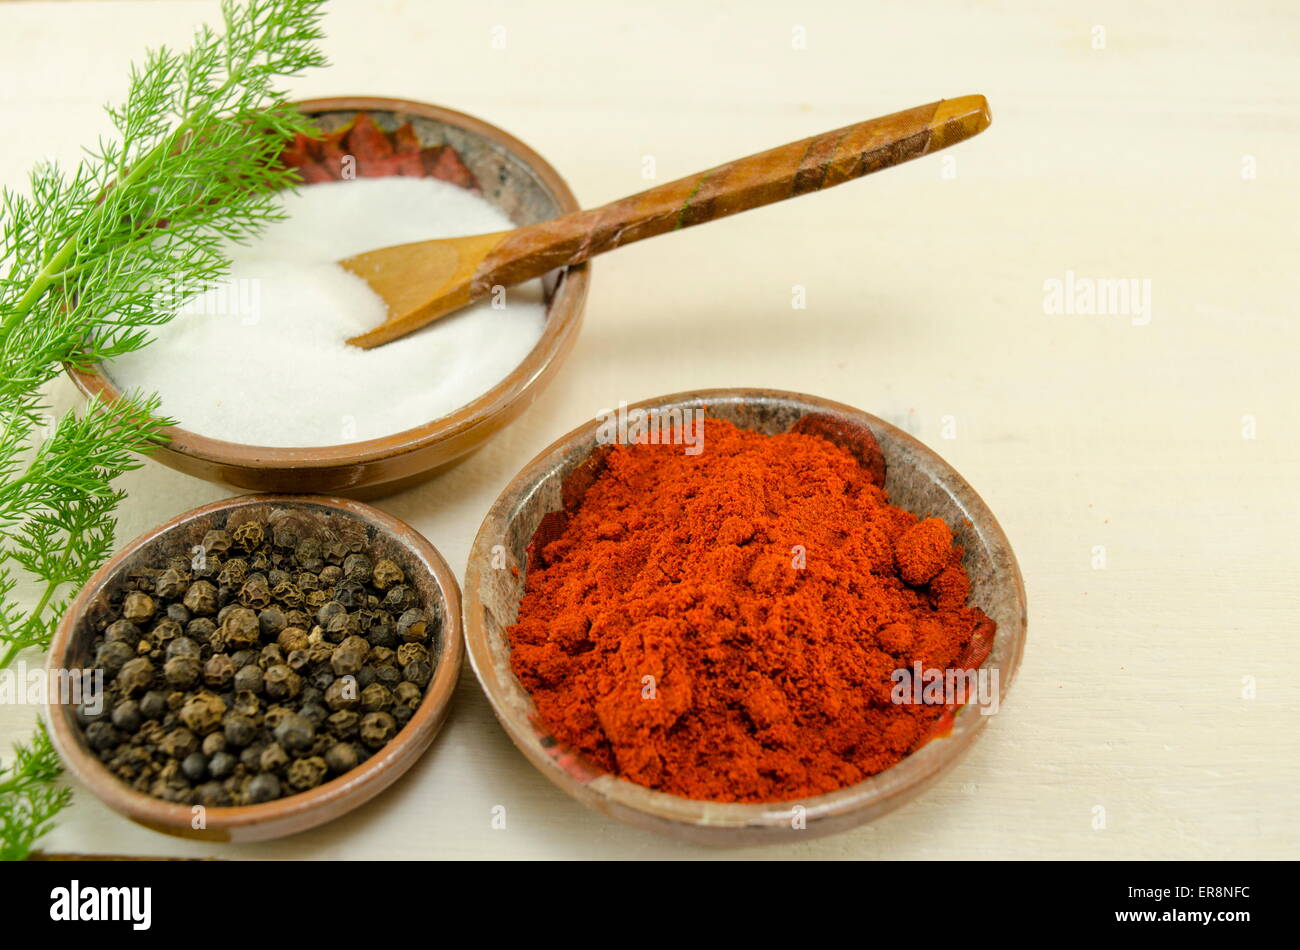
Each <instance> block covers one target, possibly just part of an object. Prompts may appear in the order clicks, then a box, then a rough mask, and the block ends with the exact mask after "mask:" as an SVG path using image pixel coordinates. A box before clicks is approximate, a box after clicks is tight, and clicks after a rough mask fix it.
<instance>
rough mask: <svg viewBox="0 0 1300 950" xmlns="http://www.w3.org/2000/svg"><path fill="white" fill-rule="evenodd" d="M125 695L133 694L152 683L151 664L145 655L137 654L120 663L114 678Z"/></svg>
mask: <svg viewBox="0 0 1300 950" xmlns="http://www.w3.org/2000/svg"><path fill="white" fill-rule="evenodd" d="M115 682H116V683H117V686H118V688H119V689H120V690H121V691H122V694H123V695H125V696H134V695H136V694H137V693H140V692H143V691H144V690H146V689H148V688H149V686H150V685H151V684H152V683H153V664H152V663H150V662H149V660H148V659H147V658H146V657H143V656H137V657H135V658H134V659H131V660H127V661H126V662H125V663H123V664H122V669H121V670H120V671H119V672H118V674H117V679H116V680H115Z"/></svg>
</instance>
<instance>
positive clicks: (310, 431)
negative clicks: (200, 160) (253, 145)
mask: <svg viewBox="0 0 1300 950" xmlns="http://www.w3.org/2000/svg"><path fill="white" fill-rule="evenodd" d="M282 200H283V203H284V211H285V215H286V216H285V218H284V220H282V221H278V222H275V223H273V224H271V225H270V226H269V227H268V228H267V229H266V231H265V233H264V234H263V235H262V237H261V238H259V239H258V240H257V241H256V242H254V243H252V244H249V245H243V246H241V245H231V246H230V247H229V248H227V253H228V255H229V256H230V258H231V261H232V266H231V270H230V275H229V278H228V279H227V280H226V281H224V282H223V283H222V284H221V285H220V286H218V287H214V288H213V289H212V290H209V291H207V292H206V293H204V294H200V295H198V296H197V297H194V298H192V299H191V300H190V301H188V302H187V303H186V304H185V305H184V306H183V307H182V308H181V310H180V312H179V313H178V314H177V316H176V317H175V318H174V319H173V320H172V321H171V322H169V323H167V324H165V325H163V326H160V327H158V328H157V330H156V333H155V339H154V342H152V343H151V344H149V345H148V346H146V347H145V348H144V349H142V350H136V351H135V352H132V353H128V354H126V355H124V356H121V357H119V358H118V359H116V360H114V361H113V362H112V363H110V364H109V365H108V366H107V367H106V372H107V374H108V376H109V378H110V379H112V380H113V382H114V383H115V384H116V385H117V386H118V387H119V388H120V389H123V390H129V389H139V390H142V391H144V392H157V393H158V394H159V396H160V398H161V401H162V410H161V411H162V412H163V414H165V415H169V416H171V417H172V418H174V419H176V420H178V421H179V423H180V425H181V427H182V428H184V429H187V430H189V431H191V432H195V433H197V434H200V435H205V436H208V437H210V438H215V439H224V440H226V441H230V442H241V443H245V444H250V445H265V446H279V447H303V446H321V445H339V444H343V443H348V442H357V441H361V440H364V439H373V438H378V437H380V436H384V435H391V434H392V433H395V432H401V431H402V430H404V429H410V428H413V427H415V426H419V425H423V424H424V423H427V422H430V421H431V420H434V419H437V418H439V417H441V416H445V415H447V414H448V413H451V412H453V411H455V410H456V409H459V408H460V407H461V406H464V405H465V404H466V403H469V402H471V401H472V400H474V399H476V398H477V397H479V396H481V395H483V394H484V393H486V392H487V391H488V390H489V389H491V388H492V387H493V386H495V385H496V384H497V383H499V382H500V381H501V380H502V379H504V378H505V377H506V376H507V375H508V374H509V373H510V371H511V370H513V369H514V368H515V367H516V366H518V365H519V364H520V363H521V362H522V361H523V359H524V357H525V356H526V355H527V354H528V352H529V350H531V349H532V348H533V346H534V345H535V344H536V343H537V341H538V340H539V339H540V338H541V335H542V328H543V324H544V322H545V317H546V308H545V304H544V302H543V297H542V286H541V282H540V281H532V282H530V283H528V284H523V285H520V286H518V287H511V288H509V290H508V291H507V293H506V294H505V300H504V304H505V305H504V307H502V308H501V309H494V307H493V302H491V301H484V302H482V303H479V304H476V305H475V306H473V307H469V308H467V309H465V310H463V311H461V312H459V313H456V314H452V315H451V316H448V317H444V318H443V319H441V320H438V321H436V322H435V323H433V324H431V325H429V326H427V327H425V328H424V329H422V330H419V331H417V332H415V333H412V334H410V335H409V336H406V337H404V338H402V339H399V340H396V341H394V342H392V343H389V344H387V345H385V346H381V347H378V348H376V349H373V350H361V349H358V348H357V347H353V346H350V345H348V344H347V343H346V342H345V341H346V339H347V338H348V337H350V336H353V335H355V334H357V333H360V332H362V331H364V330H368V329H370V328H372V327H374V326H376V325H377V324H379V323H381V322H382V321H383V320H384V317H385V316H386V311H385V307H384V303H383V301H382V300H381V299H380V298H379V297H378V296H377V295H376V294H375V293H374V291H372V290H371V289H370V287H369V286H368V285H367V284H366V283H365V282H364V281H363V280H362V279H361V278H359V277H357V276H356V275H354V274H350V273H348V272H347V271H344V270H343V269H342V268H340V267H339V266H338V265H337V264H335V263H334V262H335V261H337V260H341V259H342V258H345V257H350V256H352V255H354V254H359V253H361V252H363V251H370V250H374V249H376V248H380V247H387V246H389V245H393V244H405V243H408V242H411V241H423V240H428V239H430V238H444V237H457V236H460V235H465V234H482V233H487V232H491V231H502V230H507V229H509V228H512V227H513V226H514V225H513V224H512V223H511V221H510V220H509V219H508V218H507V217H506V216H505V215H504V214H502V213H501V212H500V211H499V210H498V209H496V208H495V207H493V206H492V205H490V204H489V203H488V202H487V201H485V200H483V199H482V198H480V197H478V196H477V195H474V194H472V193H471V192H468V191H466V190H464V189H462V188H459V187H457V186H455V185H450V184H447V183H446V182H442V181H437V180H435V179H428V178H401V177H394V178H359V179H356V180H354V181H343V182H325V183H321V184H315V185H309V186H306V187H303V188H301V189H299V190H298V191H297V192H294V193H286V194H285V195H284V197H283V199H282Z"/></svg>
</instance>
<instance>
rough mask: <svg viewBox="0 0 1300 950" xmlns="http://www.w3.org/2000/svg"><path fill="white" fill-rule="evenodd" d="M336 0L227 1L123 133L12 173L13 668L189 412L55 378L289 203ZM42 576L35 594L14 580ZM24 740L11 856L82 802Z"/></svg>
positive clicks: (1, 335) (7, 340)
mask: <svg viewBox="0 0 1300 950" xmlns="http://www.w3.org/2000/svg"><path fill="white" fill-rule="evenodd" d="M323 2H324V0H246V2H245V3H242V4H237V3H235V2H233V0H225V2H223V4H222V19H223V21H224V23H223V29H222V30H221V31H219V32H218V31H215V30H212V29H211V28H209V27H206V26H205V27H201V28H200V29H199V30H198V31H196V33H195V36H194V42H193V45H192V46H191V47H190V49H189V50H187V51H184V52H176V51H173V50H169V49H166V48H162V49H157V50H154V51H152V52H150V53H149V54H148V55H147V56H146V58H145V60H144V62H143V64H141V65H139V66H136V67H134V68H133V69H132V72H131V83H130V89H129V92H128V93H127V96H126V101H125V102H123V103H122V104H120V105H117V106H108V107H107V109H108V114H109V117H110V118H111V120H112V123H113V125H114V127H115V129H116V131H117V135H116V136H115V137H112V138H102V139H101V140H100V141H98V142H97V143H95V145H94V146H92V147H90V148H88V149H86V150H85V155H84V157H83V158H82V160H81V161H80V163H78V164H77V166H76V167H75V168H72V169H64V168H62V167H60V166H58V165H57V164H52V163H43V164H40V165H38V166H36V168H34V169H33V170H32V173H31V177H30V182H29V188H28V193H27V194H25V195H24V194H20V193H18V192H16V191H13V190H11V189H4V190H2V191H0V669H3V668H4V667H5V666H7V665H9V664H10V663H11V662H12V661H13V659H14V658H15V657H16V656H17V655H18V654H19V653H20V652H21V651H23V650H26V649H29V648H35V649H43V648H45V647H47V646H48V645H49V641H50V637H51V635H52V634H53V632H54V629H55V627H56V626H57V624H58V621H59V619H60V617H61V616H62V614H63V611H64V609H65V607H66V606H67V602H68V600H69V599H70V598H71V597H72V596H73V595H74V594H75V593H76V591H77V590H78V589H79V588H80V587H81V586H82V585H84V584H85V582H86V581H87V579H89V577H90V576H91V574H92V573H93V572H94V571H95V570H96V569H97V568H98V567H99V565H100V564H102V563H103V562H104V561H105V560H106V559H107V558H108V556H109V554H110V553H111V551H112V548H113V534H114V528H115V520H114V510H115V509H116V507H117V505H118V503H119V502H120V501H121V499H122V496H121V493H120V492H119V491H117V490H115V489H114V488H113V487H112V483H113V480H114V479H115V478H116V477H117V476H118V475H120V474H122V473H123V472H127V471H130V470H131V469H133V468H135V467H137V466H138V465H139V464H140V454H141V453H143V452H147V451H148V450H149V449H150V448H152V447H153V446H155V445H157V444H158V443H159V442H160V441H161V440H162V439H163V434H162V429H163V427H164V426H166V425H169V424H172V423H171V421H170V420H166V419H162V418H159V416H158V408H159V407H158V401H157V399H156V398H153V397H148V396H144V395H141V394H138V393H132V394H127V395H125V396H124V397H123V398H122V399H120V400H118V401H116V402H114V403H111V404H109V403H103V402H100V401H98V400H91V401H90V402H88V403H87V404H86V405H85V406H84V407H82V409H81V410H80V411H78V412H75V413H68V414H67V415H65V416H64V417H62V418H60V419H58V420H54V419H53V418H52V417H51V416H50V415H49V413H48V409H47V407H46V404H45V398H44V395H43V387H44V386H45V385H46V384H47V383H49V382H50V381H51V380H52V379H54V378H55V377H56V376H57V375H59V373H61V372H62V371H63V368H64V366H65V365H69V364H70V365H76V366H90V365H94V364H96V363H99V362H101V361H103V360H107V359H111V358H113V357H115V356H118V355H120V354H122V353H125V352H128V351H130V350H134V349H138V348H139V347H141V346H143V345H145V344H146V343H147V342H148V341H149V339H150V329H151V328H152V327H154V326H156V325H158V324H160V323H163V322H166V321H167V320H169V319H171V318H172V316H173V315H174V314H175V313H176V311H177V310H178V309H179V308H180V306H181V305H182V304H184V302H185V301H186V300H187V299H189V298H190V297H191V296H193V295H194V294H197V293H200V292H202V291H204V290H206V289H208V288H210V287H212V286H213V285H214V284H215V283H216V282H217V281H219V280H220V279H221V278H222V277H223V276H225V274H226V273H227V270H228V267H229V263H228V261H227V260H226V258H225V256H224V253H223V250H222V248H223V247H224V245H225V243H226V242H228V241H237V242H239V241H247V240H249V239H251V238H252V237H254V236H255V235H257V234H258V233H259V232H260V231H261V230H262V229H263V228H264V227H265V225H266V224H267V223H269V222H271V221H274V220H277V219H278V218H279V217H280V211H279V203H278V201H277V199H276V197H275V192H276V191H278V190H279V189H281V188H284V187H287V186H291V185H293V184H294V183H295V181H296V177H295V174H294V173H293V172H292V171H289V170H287V169H285V168H284V167H282V166H281V165H280V163H279V162H278V161H277V159H278V157H279V154H280V151H281V149H282V148H283V146H284V144H285V142H286V141H287V139H288V138H289V137H291V136H292V135H294V134H295V133H298V132H304V133H308V134H310V133H311V126H310V123H309V120H308V119H306V118H305V117H303V116H301V115H299V114H298V113H297V112H295V111H294V110H293V109H292V108H290V107H289V106H288V104H287V99H286V96H285V94H284V93H283V92H282V91H280V90H279V88H278V87H277V82H278V81H279V80H280V79H282V78H283V77H286V76H294V75H297V74H299V73H300V72H302V71H303V70H305V69H308V68H310V67H313V66H322V65H324V64H325V60H324V57H323V56H322V54H321V53H320V51H319V50H318V49H317V47H316V41H317V40H318V39H320V38H321V36H322V33H321V30H320V26H319V21H320V13H321V6H322V4H323ZM20 581H21V582H22V583H20ZM28 586H35V588H36V590H37V595H36V600H35V602H34V603H33V604H32V605H31V606H27V605H25V604H23V603H19V602H18V601H17V600H16V599H15V598H14V592H15V590H17V589H18V588H19V587H28ZM18 755H19V759H18V761H17V762H15V764H14V765H13V766H12V767H11V769H10V770H9V771H7V772H5V773H3V775H2V776H0V857H13V856H21V855H23V854H25V853H26V852H27V850H28V849H29V848H30V846H31V843H32V842H33V841H35V840H36V839H37V838H39V837H40V835H41V834H44V833H45V829H46V828H47V827H48V823H49V821H50V819H51V818H52V817H53V815H54V813H55V812H57V811H58V810H59V809H60V808H62V807H63V805H65V804H66V793H65V792H64V791H62V790H59V791H55V790H54V788H53V785H52V782H53V779H54V777H55V776H57V774H58V760H57V757H56V756H55V755H54V753H53V749H52V748H50V747H49V743H48V738H46V737H44V733H43V732H39V733H38V734H37V737H36V739H35V740H34V741H33V744H32V746H31V747H30V749H28V750H20V751H19V753H18ZM37 765H40V766H41V767H40V768H37V767H36V766H37ZM23 776H26V777H25V778H24V777H23ZM20 778H21V781H20Z"/></svg>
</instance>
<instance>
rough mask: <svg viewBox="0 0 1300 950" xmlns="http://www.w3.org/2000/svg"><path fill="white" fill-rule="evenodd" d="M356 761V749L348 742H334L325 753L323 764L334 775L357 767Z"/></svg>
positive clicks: (357, 759)
mask: <svg viewBox="0 0 1300 950" xmlns="http://www.w3.org/2000/svg"><path fill="white" fill-rule="evenodd" d="M358 761H359V758H358V756H357V750H356V747H355V746H353V745H352V743H350V742H336V743H335V744H334V745H332V746H330V748H329V751H328V752H326V753H325V764H326V765H327V766H329V770H330V771H331V772H333V773H335V774H336V775H338V774H341V773H343V772H350V771H352V770H353V769H355V768H356V767H357V763H358Z"/></svg>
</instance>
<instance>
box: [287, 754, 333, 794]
mask: <svg viewBox="0 0 1300 950" xmlns="http://www.w3.org/2000/svg"><path fill="white" fill-rule="evenodd" d="M326 769H327V767H326V765H325V760H324V759H322V758H320V757H319V756H315V755H313V756H311V757H309V758H305V759H296V760H295V761H294V762H293V764H291V765H290V766H289V772H288V778H289V784H290V785H291V786H293V787H294V788H296V789H298V790H299V791H306V790H307V789H309V788H315V787H316V786H317V785H319V784H320V783H321V781H322V780H323V779H324V778H325V772H326Z"/></svg>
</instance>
